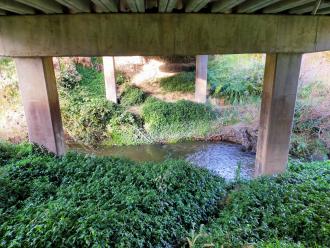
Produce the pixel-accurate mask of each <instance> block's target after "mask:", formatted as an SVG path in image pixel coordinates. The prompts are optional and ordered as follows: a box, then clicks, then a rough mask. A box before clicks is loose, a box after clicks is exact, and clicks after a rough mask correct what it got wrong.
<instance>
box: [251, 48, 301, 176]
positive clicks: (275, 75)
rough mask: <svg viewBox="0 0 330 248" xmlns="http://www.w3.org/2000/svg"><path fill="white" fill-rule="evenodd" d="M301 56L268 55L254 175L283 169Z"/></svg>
mask: <svg viewBox="0 0 330 248" xmlns="http://www.w3.org/2000/svg"><path fill="white" fill-rule="evenodd" d="M301 57H302V55H301V54H284V53H279V54H267V58H266V67H265V76H264V85H263V96H262V103H261V113H260V126H259V135H258V136H259V137H258V144H257V156H256V170H255V174H256V176H259V175H273V174H276V173H280V172H283V171H285V169H286V166H287V162H288V152H289V144H290V136H291V130H292V122H293V115H294V108H295V102H296V95H297V86H298V79H299V72H300V64H301Z"/></svg>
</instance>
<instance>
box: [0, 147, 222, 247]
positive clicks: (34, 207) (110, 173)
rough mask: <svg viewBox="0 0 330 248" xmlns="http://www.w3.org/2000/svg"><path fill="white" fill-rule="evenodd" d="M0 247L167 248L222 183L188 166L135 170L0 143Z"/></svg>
mask: <svg viewBox="0 0 330 248" xmlns="http://www.w3.org/2000/svg"><path fill="white" fill-rule="evenodd" d="M0 162H1V163H0V186H1V187H0V247H106V246H111V247H114V246H115V247H170V246H172V245H174V244H178V243H180V242H182V241H184V238H185V235H186V230H190V229H191V228H192V227H193V226H194V225H199V224H201V223H203V222H207V221H208V219H209V216H212V215H213V214H214V212H215V210H216V207H217V204H216V203H217V202H218V201H219V200H221V199H223V198H224V195H225V190H224V187H225V183H224V180H223V179H221V178H218V177H216V176H214V175H212V174H210V173H209V172H208V171H206V170H204V169H200V168H195V167H193V166H192V165H190V164H188V163H187V162H184V161H173V160H169V161H165V162H163V163H159V164H155V163H144V164H137V163H134V162H132V161H128V160H122V159H116V158H105V157H104V158H98V157H93V156H87V155H79V154H73V153H70V154H67V155H66V156H64V157H62V158H55V157H53V156H51V155H49V154H45V153H43V152H41V151H40V150H38V149H36V148H34V147H31V146H30V145H21V146H10V145H5V144H1V145H0Z"/></svg>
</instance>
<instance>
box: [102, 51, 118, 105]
mask: <svg viewBox="0 0 330 248" xmlns="http://www.w3.org/2000/svg"><path fill="white" fill-rule="evenodd" d="M103 71H104V81H105V94H106V98H107V99H108V100H109V101H111V102H114V103H117V88H116V73H115V59H114V57H103Z"/></svg>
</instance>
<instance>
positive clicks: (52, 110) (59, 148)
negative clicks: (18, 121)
mask: <svg viewBox="0 0 330 248" xmlns="http://www.w3.org/2000/svg"><path fill="white" fill-rule="evenodd" d="M15 62H16V69H17V74H18V79H19V88H20V92H21V97H22V100H23V105H24V112H25V116H26V120H27V125H28V132H29V140H30V142H32V143H35V144H38V145H41V146H44V147H45V148H47V149H48V150H49V151H51V152H53V153H55V154H57V155H62V154H64V152H65V145H64V135H63V127H62V121H61V113H60V105H59V100H58V94H57V88H56V80H55V74H54V67H53V61H52V58H51V57H44V58H41V57H38V58H16V59H15Z"/></svg>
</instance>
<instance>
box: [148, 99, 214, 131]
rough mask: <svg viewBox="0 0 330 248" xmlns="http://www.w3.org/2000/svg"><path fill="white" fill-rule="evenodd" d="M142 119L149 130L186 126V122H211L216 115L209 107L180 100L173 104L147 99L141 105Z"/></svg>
mask: <svg viewBox="0 0 330 248" xmlns="http://www.w3.org/2000/svg"><path fill="white" fill-rule="evenodd" d="M142 117H143V119H144V121H145V123H146V124H147V125H148V127H149V128H159V127H165V126H167V125H169V124H178V125H182V126H184V125H186V124H187V123H188V122H196V121H211V120H214V119H215V118H216V113H215V112H214V111H213V110H212V108H211V107H210V106H209V105H205V104H199V103H194V102H190V101H185V100H180V101H177V102H175V103H170V102H164V101H160V100H157V99H153V98H149V99H148V100H147V101H146V103H145V104H144V105H143V109H142Z"/></svg>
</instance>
